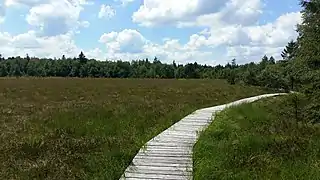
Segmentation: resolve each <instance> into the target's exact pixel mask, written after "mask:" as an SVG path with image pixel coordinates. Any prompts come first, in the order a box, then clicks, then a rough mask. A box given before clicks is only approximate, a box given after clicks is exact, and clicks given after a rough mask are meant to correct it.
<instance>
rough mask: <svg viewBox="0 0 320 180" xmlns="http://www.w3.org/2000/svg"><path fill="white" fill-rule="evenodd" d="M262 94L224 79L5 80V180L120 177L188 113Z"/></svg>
mask: <svg viewBox="0 0 320 180" xmlns="http://www.w3.org/2000/svg"><path fill="white" fill-rule="evenodd" d="M263 93H266V91H265V90H263V89H259V88H255V87H244V86H231V85H228V84H226V83H225V82H224V81H221V80H186V81H179V80H148V79H144V80H142V79H140V80H139V79H89V78H88V79H76V78H74V79H73V78H64V79H63V78H43V79H41V78H18V79H15V78H9V79H0V121H1V122H0V132H1V136H0V140H1V143H0V162H1V164H0V179H21V180H28V179H58V180H60V179H118V178H119V177H120V176H121V174H122V173H123V171H124V170H125V168H126V167H127V166H128V165H129V164H130V162H131V160H132V158H133V157H134V155H135V154H136V153H137V151H138V150H139V148H140V147H142V145H143V144H144V143H145V142H147V141H148V140H149V139H151V138H152V137H154V136H155V135H157V134H158V133H160V132H161V131H163V130H164V129H166V128H167V127H169V126H170V125H172V124H173V123H174V122H176V121H178V120H180V119H181V118H182V117H184V116H186V115H187V114H189V113H191V112H193V111H194V110H196V109H198V108H203V107H208V106H213V105H218V104H222V103H226V102H231V101H234V100H237V99H240V98H244V97H248V96H253V95H257V94H263Z"/></svg>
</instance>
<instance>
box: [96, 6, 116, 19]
mask: <svg viewBox="0 0 320 180" xmlns="http://www.w3.org/2000/svg"><path fill="white" fill-rule="evenodd" d="M115 15H116V10H115V9H113V8H112V7H111V6H109V5H105V4H102V5H101V7H100V12H99V14H98V17H99V18H112V17H113V16H115Z"/></svg>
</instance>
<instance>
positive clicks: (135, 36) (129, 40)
mask: <svg viewBox="0 0 320 180" xmlns="http://www.w3.org/2000/svg"><path fill="white" fill-rule="evenodd" d="M99 42H100V43H103V44H105V45H106V47H107V50H108V51H110V52H115V53H117V52H121V53H124V52H127V53H133V54H134V53H140V52H141V51H142V47H143V46H144V45H145V43H146V39H145V38H144V37H143V36H142V35H141V34H140V32H138V31H137V30H133V29H125V30H123V31H121V32H110V33H104V34H103V35H102V36H101V37H100V40H99Z"/></svg>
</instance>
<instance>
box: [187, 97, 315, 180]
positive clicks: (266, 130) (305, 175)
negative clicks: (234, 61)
mask: <svg viewBox="0 0 320 180" xmlns="http://www.w3.org/2000/svg"><path fill="white" fill-rule="evenodd" d="M292 100H293V98H292V95H290V96H283V97H275V98H269V99H263V100H260V101H257V102H255V103H252V104H244V105H240V106H237V107H231V108H228V109H227V110H225V111H222V112H221V113H219V114H218V116H217V117H216V118H215V120H214V122H213V123H212V124H211V125H210V126H209V127H208V129H207V130H206V131H204V132H202V134H201V136H200V138H199V141H198V142H197V143H196V145H195V147H194V154H193V159H194V179H197V180H198V179H199V180H201V179H203V180H210V179H259V180H263V179H272V180H276V179H283V180H289V179H290V180H291V179H292V180H294V179H309V180H311V179H312V180H313V179H314V180H316V179H317V180H319V179H320V126H319V124H314V125H313V124H308V123H304V122H303V117H300V113H297V114H298V116H297V117H296V116H295V114H296V113H295V108H293V105H292V102H293V101H292ZM298 104H300V103H298ZM301 104H303V103H301ZM297 110H298V111H297V112H299V106H298V108H297Z"/></svg>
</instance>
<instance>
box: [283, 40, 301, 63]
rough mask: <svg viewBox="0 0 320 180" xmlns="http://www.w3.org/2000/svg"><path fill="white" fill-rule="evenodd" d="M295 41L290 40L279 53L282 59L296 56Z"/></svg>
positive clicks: (290, 58)
mask: <svg viewBox="0 0 320 180" xmlns="http://www.w3.org/2000/svg"><path fill="white" fill-rule="evenodd" d="M297 45H298V44H297V42H295V41H293V40H291V41H290V42H289V43H288V45H286V47H285V49H284V50H283V51H282V53H281V57H282V58H283V60H292V59H293V58H295V57H296V50H297Z"/></svg>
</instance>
